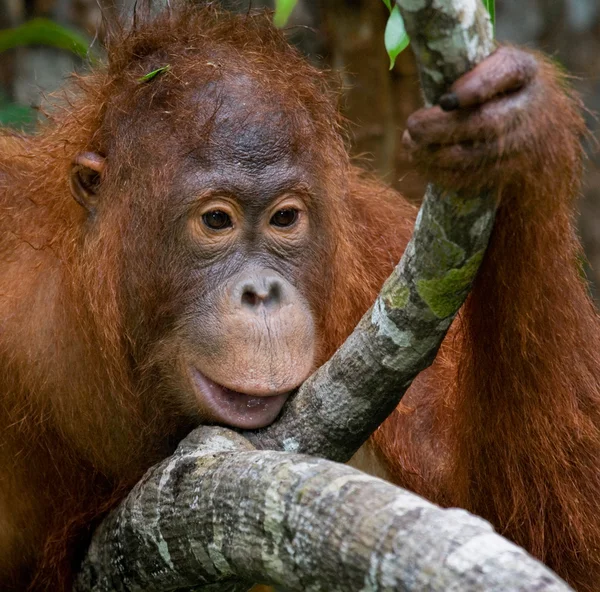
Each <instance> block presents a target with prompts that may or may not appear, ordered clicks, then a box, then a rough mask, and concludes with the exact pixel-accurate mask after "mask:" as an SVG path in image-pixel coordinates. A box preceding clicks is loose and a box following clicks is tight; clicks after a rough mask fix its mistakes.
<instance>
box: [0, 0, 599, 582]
mask: <svg viewBox="0 0 600 592" xmlns="http://www.w3.org/2000/svg"><path fill="white" fill-rule="evenodd" d="M112 35H113V39H112V42H111V44H110V48H109V65H108V67H107V68H104V69H99V70H98V71H97V72H95V73H93V74H91V75H90V76H87V77H85V78H83V79H81V80H79V81H78V86H79V90H78V92H77V93H76V97H75V98H74V99H73V104H72V105H70V106H68V107H66V108H65V109H64V112H63V113H58V114H57V115H55V116H54V118H53V120H52V121H51V122H50V123H48V124H46V125H45V126H44V127H43V128H42V129H41V131H40V132H39V133H38V134H37V135H35V136H33V137H28V138H25V137H22V138H21V137H16V136H10V134H8V132H7V133H5V134H4V136H3V137H2V138H0V261H1V262H2V265H0V393H1V402H2V405H1V407H0V444H1V446H0V469H1V474H2V477H1V480H0V586H1V587H2V589H19V590H21V589H24V588H27V587H28V588H30V589H32V590H59V591H60V590H63V589H68V587H69V582H70V578H71V576H72V570H73V569H74V567H75V566H76V561H77V556H78V554H79V553H81V552H83V550H84V549H85V541H86V538H87V537H88V536H89V532H90V530H91V528H93V525H94V524H95V522H96V521H97V520H98V519H99V517H101V516H102V514H103V513H104V512H106V510H107V509H108V508H110V507H111V506H112V505H114V504H115V503H117V502H118V500H119V499H121V498H122V497H123V495H124V494H125V493H126V491H127V490H128V488H130V487H131V486H132V484H133V483H135V481H136V480H138V479H139V477H140V476H141V474H142V473H143V472H144V471H145V470H146V469H147V468H148V467H149V466H151V465H152V464H153V463H154V462H156V461H157V460H158V459H160V458H163V457H164V456H166V455H168V454H169V453H170V451H171V450H172V449H173V447H174V446H175V445H176V442H177V441H178V439H179V438H180V437H181V435H182V434H183V433H185V431H186V430H188V429H190V427H191V425H190V423H189V419H188V418H185V417H184V416H183V415H182V413H181V410H180V409H178V407H177V401H173V400H172V397H170V396H169V393H166V392H163V391H161V390H160V389H154V388H153V383H152V382H151V380H150V377H149V376H147V374H146V372H147V369H146V368H144V367H143V365H142V366H138V365H136V364H135V359H136V357H135V354H136V347H137V346H138V341H139V336H138V335H137V334H136V333H135V331H133V330H132V329H131V328H130V327H131V326H132V323H131V322H128V321H130V320H129V319H128V318H127V312H126V311H124V308H123V300H124V298H125V295H124V292H125V290H126V286H127V283H128V282H130V281H131V279H130V278H128V277H126V274H125V273H124V272H123V271H122V269H123V267H122V266H123V264H124V263H125V262H127V263H129V264H130V265H131V261H130V260H131V259H132V258H135V257H136V256H139V248H138V250H135V249H134V246H133V245H131V244H130V243H127V242H126V241H125V240H124V238H123V237H124V236H125V234H126V233H125V231H126V228H127V224H128V222H129V212H128V207H129V201H128V199H129V197H128V196H129V194H130V193H132V194H133V195H134V196H135V195H139V196H141V197H143V198H144V199H148V201H149V203H151V201H150V200H151V199H155V200H156V203H157V204H158V203H159V201H160V198H161V189H162V188H164V186H165V183H166V182H167V181H166V180H165V179H166V175H167V174H168V171H166V172H165V171H147V170H145V169H144V167H143V164H144V150H153V149H154V146H155V144H156V141H158V140H157V136H159V135H160V134H163V135H162V136H160V140H161V142H164V143H167V144H170V145H171V146H172V148H173V149H176V148H177V147H178V146H179V145H180V144H181V143H184V142H186V141H188V140H189V139H188V138H187V137H185V134H182V136H172V135H169V134H168V133H165V128H163V127H161V126H162V125H163V124H162V120H161V119H160V118H157V117H155V118H154V119H151V118H150V115H149V114H151V113H153V111H152V110H153V109H154V108H155V106H156V105H157V104H160V105H163V106H166V107H168V108H170V107H171V106H174V108H175V109H176V110H177V108H178V106H179V105H180V104H182V103H181V101H182V97H183V96H184V95H185V93H186V92H187V90H186V85H185V81H186V80H200V81H205V82H206V81H210V80H212V77H213V75H214V69H215V68H218V67H219V66H218V62H219V59H224V60H225V62H226V63H227V64H228V65H230V66H232V67H238V68H239V69H240V70H241V71H244V72H248V73H250V74H251V75H252V76H254V77H256V79H257V80H260V81H261V84H262V85H264V87H265V88H269V89H275V90H276V92H279V97H280V98H281V101H282V102H283V103H285V105H286V108H288V109H289V111H290V112H292V113H294V112H297V113H298V121H300V120H301V118H302V117H304V116H305V118H306V119H308V120H309V121H310V125H311V126H312V142H311V145H310V146H307V147H306V149H307V150H313V151H315V153H316V154H320V155H322V158H321V159H320V160H321V161H322V164H321V165H320V166H321V167H322V170H321V171H319V173H320V174H321V176H322V178H323V179H324V184H325V190H324V194H325V195H326V199H327V206H328V207H327V224H328V227H329V228H331V233H332V237H333V238H332V242H331V253H330V254H329V256H328V259H327V261H322V262H320V263H321V267H322V269H323V273H322V276H321V277H318V278H314V279H313V285H312V290H313V292H314V296H313V299H314V302H315V303H319V304H314V309H315V315H316V321H317V324H318V328H319V331H318V333H319V335H320V337H321V343H320V360H319V361H320V362H322V361H324V360H326V359H327V358H328V357H329V356H330V355H331V353H332V352H333V351H334V350H335V348H336V347H337V346H338V345H339V344H340V343H341V342H342V341H343V339H344V338H345V337H346V336H347V334H348V333H349V332H350V331H351V330H352V328H353V326H354V325H355V323H356V322H357V321H358V319H359V318H360V316H361V315H362V314H363V313H364V311H365V310H366V309H367V308H368V306H369V305H370V303H371V302H372V300H373V298H374V296H375V294H376V293H377V291H378V289H379V287H380V286H381V284H382V282H383V281H384V279H385V277H386V276H387V275H388V273H389V272H390V270H391V268H392V267H393V265H394V264H395V263H396V262H397V260H398V259H399V257H400V255H401V253H402V251H403V250H404V248H405V245H406V242H407V241H408V238H409V236H410V232H411V227H412V223H413V220H414V216H415V210H414V208H413V207H412V206H410V205H408V204H407V203H406V202H405V201H404V200H403V199H402V197H401V196H399V195H398V194H396V193H395V192H394V191H392V190H390V189H388V188H385V187H384V186H382V185H380V184H379V183H377V182H375V181H373V180H371V179H369V178H368V177H367V176H365V175H363V174H362V173H361V172H360V171H359V170H358V169H357V168H355V167H353V166H352V165H351V164H350V161H349V158H348V156H347V153H346V151H345V148H344V143H343V136H342V133H341V127H340V118H339V115H338V114H337V108H336V101H337V98H336V96H337V95H336V93H335V92H333V91H331V90H329V87H328V84H327V79H326V77H325V76H324V75H323V74H322V73H320V72H319V71H317V70H315V69H314V68H312V67H311V66H309V65H308V64H307V63H306V62H305V61H304V60H303V59H302V58H301V57H300V56H299V55H298V54H297V53H296V52H295V51H294V50H292V49H291V48H290V47H289V46H288V45H287V44H286V42H285V40H284V38H283V36H282V35H281V34H280V33H279V32H277V31H275V30H273V28H272V27H271V26H270V24H269V17H265V16H252V15H251V16H233V15H227V14H224V13H219V12H218V11H216V10H215V9H213V8H205V9H197V8H196V9H194V8H180V9H176V10H174V12H173V14H171V15H169V14H164V15H162V16H160V17H158V18H157V19H156V20H154V21H153V22H152V23H150V24H141V25H139V26H138V27H137V28H135V29H134V30H132V31H117V32H113V34H112ZM165 63H168V64H170V66H171V70H170V74H169V76H173V77H174V78H173V79H174V80H175V81H176V82H174V83H173V84H172V86H168V85H167V87H165V85H164V84H163V85H145V86H143V85H140V84H139V82H138V80H139V77H140V76H142V75H143V74H145V73H146V72H148V71H150V70H152V69H153V68H156V67H160V66H162V65H164V64H165ZM544 80H545V81H546V83H547V85H548V89H549V91H548V103H549V105H548V108H547V109H544V110H541V109H540V110H538V111H536V112H535V113H532V114H531V115H530V120H528V121H525V122H523V130H525V132H526V134H530V135H531V136H532V137H534V138H535V143H534V145H532V146H531V147H530V150H526V151H524V152H523V153H521V154H519V155H517V156H516V157H515V158H513V159H511V160H510V162H508V161H506V162H501V163H500V165H499V166H497V167H496V165H495V164H491V171H490V168H489V167H488V168H486V169H485V170H484V169H481V170H480V168H479V167H475V168H473V167H471V168H469V167H468V163H466V166H465V170H464V171H461V172H460V174H458V175H457V174H456V171H446V172H445V175H446V176H444V174H442V173H440V171H439V170H437V169H428V167H427V162H425V163H424V164H423V166H424V168H425V169H426V170H427V172H428V173H429V174H430V175H432V176H434V177H435V176H436V175H440V177H438V180H440V181H442V182H445V183H451V184H452V183H454V184H456V181H457V179H463V178H464V179H466V181H467V182H468V183H471V184H472V185H473V186H478V185H480V184H481V181H482V178H487V177H488V176H489V175H490V174H491V172H493V171H494V170H499V171H500V172H501V173H502V174H503V176H505V175H504V173H505V171H506V170H507V167H509V168H510V171H512V175H511V176H510V179H509V181H510V182H506V183H503V186H502V187H501V193H502V208H501V212H500V215H499V220H498V224H497V228H496V230H495V233H494V237H493V240H492V245H491V247H490V251H489V253H488V255H487V258H486V261H485V264H484V268H483V270H482V273H481V275H480V277H479V279H478V280H477V285H476V286H475V289H474V291H473V294H472V296H471V297H470V299H469V302H468V303H467V305H466V306H465V308H464V310H463V312H462V314H461V319H460V323H458V324H457V325H456V326H455V327H454V328H453V331H452V333H451V336H450V337H449V338H448V339H447V340H446V343H445V344H444V346H443V348H442V350H441V352H440V355H439V356H438V359H437V361H436V363H435V364H434V367H433V368H432V369H430V370H429V371H427V372H425V373H424V374H423V375H422V376H421V377H419V379H418V380H417V381H416V382H415V384H414V386H413V387H412V388H411V390H410V391H409V393H408V394H407V396H406V400H405V403H404V404H403V405H401V407H400V408H399V410H397V411H396V413H395V414H394V415H393V416H392V417H391V418H390V419H389V420H388V421H387V422H386V423H385V424H384V425H383V427H382V428H381V429H380V430H379V431H378V432H377V434H376V435H375V437H374V442H375V445H376V447H377V448H378V450H379V452H380V454H381V455H382V457H383V458H385V459H386V462H387V463H388V468H389V469H390V471H391V473H392V474H393V475H394V477H395V479H396V480H397V481H398V482H399V483H402V484H405V485H407V486H409V487H411V488H412V489H414V490H415V491H417V492H420V493H423V494H424V495H427V496H428V497H430V498H432V499H433V500H434V501H437V502H439V503H444V504H459V505H462V506H464V507H466V508H468V509H471V510H473V511H475V512H477V513H480V514H482V515H483V516H485V517H486V518H488V519H490V520H492V521H493V522H494V523H495V524H496V526H497V527H499V529H500V530H501V532H503V533H505V534H507V535H509V536H511V537H512V538H514V539H515V540H516V541H517V542H519V543H520V544H523V545H525V546H526V547H527V548H528V549H529V550H531V551H532V552H533V553H535V554H537V555H538V556H539V557H541V558H542V559H544V560H546V561H548V563H549V564H550V565H551V567H554V568H555V569H557V570H558V571H559V573H561V574H562V575H563V576H565V577H567V578H568V579H569V580H570V581H571V582H572V583H573V584H575V585H577V586H578V587H579V589H580V590H592V585H593V581H594V579H595V580H596V581H598V580H600V576H599V567H598V556H599V555H600V553H599V551H598V537H599V536H600V522H599V521H600V511H599V508H598V504H599V503H600V483H599V482H598V479H599V472H598V462H600V461H599V460H598V459H600V444H599V442H600V436H599V430H598V426H599V425H600V422H599V419H600V418H599V417H598V402H599V400H600V399H599V396H598V384H599V378H600V376H599V374H598V368H599V366H598V361H597V356H598V354H597V352H598V351H600V349H599V347H598V346H599V345H600V344H599V343H597V341H598V339H599V337H598V336H599V335H600V333H599V332H598V328H597V322H598V321H597V317H596V313H595V311H594V309H593V307H592V305H591V303H590V302H589V300H588V299H587V296H586V294H585V287H584V285H583V282H582V281H581V280H580V278H579V277H578V273H577V269H576V265H575V258H576V255H577V253H578V248H579V247H578V243H577V241H576V239H575V237H574V234H573V227H572V221H571V208H572V201H573V198H574V195H575V194H576V191H577V187H578V178H579V159H580V149H579V144H578V139H577V135H578V133H579V132H580V130H581V122H580V119H579V116H578V114H577V112H576V109H575V107H574V103H573V102H572V101H571V100H570V99H569V98H568V96H567V95H566V94H565V93H564V91H563V90H562V89H561V88H559V86H558V84H557V83H556V82H555V81H556V80H557V78H556V74H555V73H553V72H552V70H551V69H550V67H547V68H546V70H545V74H544ZM157 87H158V88H162V89H163V90H164V89H165V88H166V91H165V92H159V91H157V90H155V89H156V88H157ZM179 109H180V110H179V111H177V112H176V121H177V122H178V125H179V127H178V128H177V129H179V130H181V129H186V127H187V126H188V124H187V119H186V117H187V114H186V113H185V112H183V108H182V107H179ZM138 110H139V111H140V112H141V113H143V114H144V117H141V118H139V119H138V120H137V127H138V128H139V129H142V130H146V133H147V135H148V139H147V140H146V143H145V144H144V143H143V142H142V143H139V138H140V135H139V129H138V130H137V132H136V131H135V130H133V131H132V130H131V129H130V128H129V127H128V122H129V121H130V119H127V118H128V117H130V116H131V113H135V112H137V111H138ZM299 125H300V124H299ZM167 129H169V128H167ZM169 132H170V133H172V129H169ZM136 133H138V135H135V134H136ZM82 151H96V152H99V153H104V154H106V153H108V155H107V156H108V157H107V170H108V171H109V173H110V174H109V175H107V179H112V181H107V182H109V183H112V185H110V187H109V190H108V193H109V194H110V195H111V196H112V197H114V203H113V204H111V207H110V208H108V209H107V210H106V211H105V216H106V218H107V220H106V224H104V226H103V227H102V228H103V230H102V233H101V234H100V235H94V236H92V237H89V236H88V235H87V234H86V228H87V227H86V218H85V214H84V212H83V211H82V209H81V208H80V207H79V206H78V205H77V204H76V203H75V201H74V200H73V199H72V197H71V195H70V192H69V188H68V176H69V167H70V163H71V162H72V160H73V158H74V156H75V155H77V154H78V153H80V152H82ZM111 151H116V152H117V153H119V154H120V155H121V157H122V160H121V161H118V162H115V160H114V159H113V160H111V158H110V156H111ZM507 154H508V152H507ZM507 158H508V157H507ZM126 170H129V171H131V170H135V171H141V172H142V173H144V174H146V177H145V181H146V185H143V186H140V185H136V178H131V177H128V176H127V175H125V173H124V171H126ZM136 192H137V193H136ZM157 207H158V206H157ZM157 211H158V210H157ZM160 224H161V220H160V217H159V216H158V214H157V215H155V217H154V218H150V219H149V220H148V223H147V225H146V226H145V227H140V228H139V229H137V232H138V234H137V236H136V239H137V241H136V242H137V243H139V244H140V245H142V246H143V248H144V250H145V251H147V252H150V253H153V252H154V251H153V250H156V249H157V248H158V246H157V245H156V240H155V239H154V237H155V236H156V235H157V234H158V233H159V232H160ZM136 254H137V255H136ZM138 267H139V268H140V269H141V270H142V271H143V273H141V272H140V273H141V275H142V278H143V277H144V274H146V275H150V274H151V272H152V270H147V269H146V268H145V267H144V264H143V262H142V261H141V260H140V262H139V265H138ZM136 269H137V268H136ZM149 285H150V284H149ZM142 294H143V298H142V299H141V301H140V302H139V303H138V304H139V308H140V309H143V310H144V311H146V312H147V313H148V311H153V310H158V311H160V307H161V306H166V305H167V304H168V302H170V296H169V297H167V296H165V294H162V293H157V292H155V291H153V290H152V289H151V288H150V287H148V289H147V290H146V291H145V292H143V293H142ZM328 302H331V303H335V306H331V307H329V308H328V307H327V306H323V304H322V303H328ZM148 314H150V313H148ZM133 325H135V324H133ZM168 353H169V352H168V351H167V352H166V354H165V355H168Z"/></svg>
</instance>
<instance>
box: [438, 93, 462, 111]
mask: <svg viewBox="0 0 600 592" xmlns="http://www.w3.org/2000/svg"><path fill="white" fill-rule="evenodd" d="M439 104H440V107H441V108H442V109H443V110H444V111H456V110H457V109H458V108H459V107H460V103H459V102H458V97H457V96H456V95H455V94H454V93H452V92H451V93H446V94H445V95H442V96H441V97H440V102H439Z"/></svg>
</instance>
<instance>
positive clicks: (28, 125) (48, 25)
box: [0, 18, 90, 130]
mask: <svg viewBox="0 0 600 592" xmlns="http://www.w3.org/2000/svg"><path fill="white" fill-rule="evenodd" d="M31 45H44V46H47V47H55V48H57V49H64V50H67V51H70V52H72V53H74V54H76V55H78V56H80V57H82V58H87V57H89V46H90V42H89V40H88V39H87V38H86V37H85V36H84V35H82V34H80V33H78V32H77V31H74V30H72V29H69V28H67V27H63V26H62V25H59V24H58V23H55V22H54V21H51V20H50V19H46V18H35V19H32V20H30V21H27V22H26V23H23V24H22V25H19V26H17V27H12V28H10V29H2V30H0V53H1V52H3V51H7V50H9V49H14V48H15V47H26V46H31ZM36 120H37V112H36V111H35V109H32V108H31V107H28V106H26V105H20V104H18V103H13V102H10V101H9V100H8V99H7V98H6V96H4V95H2V94H1V93H0V126H8V127H12V128H17V129H22V130H28V129H32V128H33V126H34V125H35V122H36Z"/></svg>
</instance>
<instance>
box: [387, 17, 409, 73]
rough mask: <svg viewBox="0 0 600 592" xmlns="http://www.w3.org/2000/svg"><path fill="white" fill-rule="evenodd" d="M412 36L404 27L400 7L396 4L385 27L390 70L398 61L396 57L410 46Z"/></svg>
mask: <svg viewBox="0 0 600 592" xmlns="http://www.w3.org/2000/svg"><path fill="white" fill-rule="evenodd" d="M409 43H410V38H409V36H408V33H407V32H406V29H405V27H404V21H403V20H402V15H401V14H400V9H399V8H398V7H397V6H394V8H393V10H392V12H391V13H390V18H389V19H388V22H387V26H386V27H385V48H386V50H387V52H388V55H389V56H390V70H391V69H392V68H393V67H394V64H395V63H396V58H397V57H398V56H399V55H400V54H401V53H402V52H403V51H404V50H405V49H406V48H407V47H408V44H409Z"/></svg>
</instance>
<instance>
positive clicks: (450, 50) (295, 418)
mask: <svg viewBox="0 0 600 592" xmlns="http://www.w3.org/2000/svg"><path fill="white" fill-rule="evenodd" d="M397 4H398V6H399V7H400V10H401V12H402V15H403V17H404V18H405V20H406V25H407V30H408V32H409V34H410V35H411V37H412V39H413V47H414V49H415V51H416V57H417V62H418V64H419V69H420V72H421V78H422V81H423V89H424V92H425V96H426V99H427V101H428V102H429V103H433V102H435V101H437V99H438V98H439V96H440V94H441V93H442V92H443V91H444V90H445V89H447V88H448V87H449V86H450V85H451V84H452V83H453V82H454V81H455V80H456V78H458V77H459V76H460V75H461V74H463V73H464V72H466V71H467V70H469V69H470V68H472V67H473V66H474V65H475V64H476V63H477V62H478V61H481V60H482V59H483V58H484V57H486V56H487V55H488V54H489V53H490V52H491V50H492V49H493V41H492V29H491V25H490V21H489V15H488V13H487V11H486V10H485V8H484V7H483V5H482V4H481V2H480V1H479V0H461V1H460V2H456V1H453V0H398V1H397ZM496 205H497V204H496V200H495V197H494V196H493V195H492V194H483V195H479V196H473V195H468V196H467V195H463V194H456V193H452V192H447V191H444V190H443V189H441V188H439V187H435V186H433V185H430V186H429V187H428V189H427V193H426V195H425V199H424V202H423V205H422V207H421V211H420V212H419V216H418V218H417V222H416V225H415V229H414V233H413V236H412V238H411V240H410V242H409V244H408V247H407V249H406V252H405V253H404V256H403V257H402V260H401V261H400V263H399V264H398V266H397V267H396V269H395V270H394V272H393V273H392V275H391V276H390V278H389V279H388V280H387V281H386V283H385V285H384V286H383V289H382V291H381V293H380V294H379V296H378V298H377V300H376V301H375V304H374V306H373V307H372V308H371V309H370V310H369V311H368V312H367V314H366V315H365V316H364V317H363V318H362V320H361V321H360V323H359V325H358V326H357V327H356V329H355V330H354V332H353V333H352V335H351V336H350V337H349V338H348V340H347V341H346V343H344V344H343V345H342V347H341V348H340V349H339V350H338V351H337V352H336V353H335V354H334V356H333V357H332V358H331V360H330V361H329V362H328V363H327V364H325V365H324V366H323V367H321V368H320V369H319V370H318V371H317V372H316V373H315V374H314V375H313V376H311V377H310V378H309V379H308V380H307V381H306V382H305V383H304V384H303V385H302V387H301V388H300V390H299V391H298V393H297V394H296V396H295V397H294V398H293V399H292V400H291V401H290V402H289V403H288V404H287V405H286V407H285V408H284V410H283V413H282V415H281V417H280V419H279V420H278V421H277V422H276V423H275V424H273V425H272V426H270V427H268V428H266V429H264V430H260V431H259V432H256V433H247V434H246V436H247V437H248V439H249V440H251V441H252V442H253V444H254V445H255V446H256V447H257V448H262V449H270V450H287V451H291V452H303V453H307V454H317V455H319V456H323V457H325V458H329V459H332V460H338V461H342V462H345V461H347V460H349V459H350V457H351V456H352V455H353V454H354V453H355V452H356V451H357V450H358V448H360V446H361V445H362V444H363V443H364V442H365V441H366V440H367V438H368V437H369V436H370V435H371V434H372V433H373V432H374V431H375V429H376V428H377V427H378V426H379V425H380V424H381V423H382V422H383V420H384V419H385V418H386V417H387V416H388V415H389V414H390V413H391V412H392V411H393V409H395V408H396V406H397V405H398V403H399V402H400V399H401V398H402V396H403V395H404V393H405V392H406V390H407V389H408V387H409V386H410V384H411V383H412V381H413V380H414V378H415V377H416V376H417V374H419V372H421V371H423V370H424V369H425V368H427V367H428V366H430V365H431V363H432V362H433V360H434V358H435V356H436V354H437V351H438V349H439V347H440V345H441V343H442V341H443V339H444V337H445V336H446V332H447V330H448V328H449V327H450V325H451V324H452V321H453V320H454V317H455V316H456V313H457V312H458V310H459V309H460V307H461V306H462V304H463V302H464V300H465V298H466V297H467V294H468V293H469V290H470V288H471V284H472V282H473V280H474V278H475V275H476V273H477V270H478V269H479V265H480V263H481V261H482V259H483V255H484V252H485V249H486V247H487V243H488V240H489V237H490V234H491V231H492V227H493V224H494V217H495V213H496Z"/></svg>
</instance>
